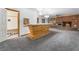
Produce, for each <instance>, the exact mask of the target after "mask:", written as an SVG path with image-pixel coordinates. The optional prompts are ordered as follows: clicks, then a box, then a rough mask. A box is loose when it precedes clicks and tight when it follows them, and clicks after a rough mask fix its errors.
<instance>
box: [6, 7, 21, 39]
mask: <svg viewBox="0 0 79 59" xmlns="http://www.w3.org/2000/svg"><path fill="white" fill-rule="evenodd" d="M19 14H20V13H19V11H17V10H13V9H9V8H6V18H7V39H12V38H18V37H19V35H20V33H19V32H20V31H19V29H20V28H19Z"/></svg>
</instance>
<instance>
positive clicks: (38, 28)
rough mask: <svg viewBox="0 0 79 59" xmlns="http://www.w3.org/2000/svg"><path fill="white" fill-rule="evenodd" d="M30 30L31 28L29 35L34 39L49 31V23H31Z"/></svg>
mask: <svg viewBox="0 0 79 59" xmlns="http://www.w3.org/2000/svg"><path fill="white" fill-rule="evenodd" d="M29 30H30V33H29V35H28V36H29V37H30V38H31V39H32V40H36V39H38V38H40V37H42V36H45V35H47V34H48V33H49V26H48V25H30V26H29Z"/></svg>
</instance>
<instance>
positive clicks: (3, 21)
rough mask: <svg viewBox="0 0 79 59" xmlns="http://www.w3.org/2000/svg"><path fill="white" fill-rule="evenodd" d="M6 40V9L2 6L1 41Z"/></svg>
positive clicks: (0, 16) (0, 14) (0, 13)
mask: <svg viewBox="0 0 79 59" xmlns="http://www.w3.org/2000/svg"><path fill="white" fill-rule="evenodd" d="M4 40H6V11H5V9H2V8H0V42H2V41H4Z"/></svg>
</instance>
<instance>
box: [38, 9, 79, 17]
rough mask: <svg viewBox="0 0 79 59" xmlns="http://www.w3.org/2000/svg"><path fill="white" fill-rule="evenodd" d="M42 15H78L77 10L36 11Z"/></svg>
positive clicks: (78, 11)
mask: <svg viewBox="0 0 79 59" xmlns="http://www.w3.org/2000/svg"><path fill="white" fill-rule="evenodd" d="M37 11H39V12H40V13H41V14H42V15H53V16H55V15H73V14H79V8H43V9H41V8H40V9H37Z"/></svg>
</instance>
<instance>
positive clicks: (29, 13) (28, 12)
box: [16, 8, 38, 35]
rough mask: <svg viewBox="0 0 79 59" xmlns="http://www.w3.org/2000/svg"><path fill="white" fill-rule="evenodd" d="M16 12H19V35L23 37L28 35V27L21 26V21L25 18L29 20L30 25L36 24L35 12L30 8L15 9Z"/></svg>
mask: <svg viewBox="0 0 79 59" xmlns="http://www.w3.org/2000/svg"><path fill="white" fill-rule="evenodd" d="M16 10H19V11H20V35H24V34H27V33H29V29H28V27H24V26H23V19H24V18H25V17H27V18H29V20H30V23H36V22H37V20H36V19H37V15H38V14H37V11H36V10H33V9H32V8H31V9H30V8H17V9H16Z"/></svg>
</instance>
